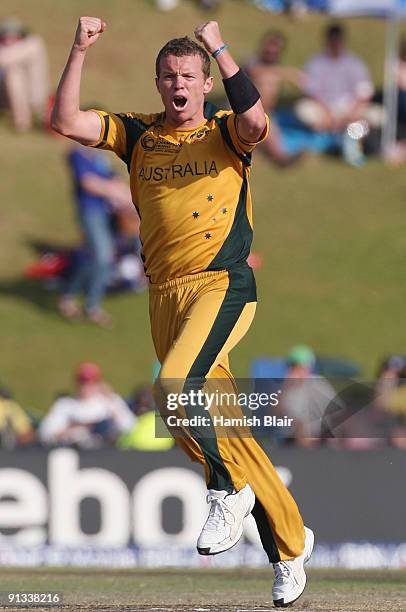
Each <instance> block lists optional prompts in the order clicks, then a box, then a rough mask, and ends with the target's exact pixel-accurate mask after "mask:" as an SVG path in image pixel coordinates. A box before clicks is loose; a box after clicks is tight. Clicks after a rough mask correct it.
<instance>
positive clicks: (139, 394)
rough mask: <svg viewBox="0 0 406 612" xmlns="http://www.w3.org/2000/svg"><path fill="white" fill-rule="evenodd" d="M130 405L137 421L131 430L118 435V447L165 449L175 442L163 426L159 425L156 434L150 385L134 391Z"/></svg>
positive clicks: (153, 403) (150, 449)
mask: <svg viewBox="0 0 406 612" xmlns="http://www.w3.org/2000/svg"><path fill="white" fill-rule="evenodd" d="M130 406H131V409H132V411H133V413H134V414H135V416H136V417H137V421H136V423H135V425H134V427H133V429H132V430H131V431H129V432H128V433H126V434H123V435H122V436H120V438H119V440H118V443H117V445H118V447H119V448H121V449H133V450H142V451H165V450H169V449H170V448H172V447H173V446H174V444H175V441H174V439H173V438H172V437H171V436H170V434H168V432H167V430H166V428H165V426H164V425H163V423H162V425H161V430H162V431H161V432H160V433H159V432H158V435H157V434H156V431H155V419H156V414H157V413H156V410H155V400H154V396H153V393H152V388H151V387H150V386H142V387H139V388H138V389H136V390H135V391H134V394H133V397H132V398H131V400H130Z"/></svg>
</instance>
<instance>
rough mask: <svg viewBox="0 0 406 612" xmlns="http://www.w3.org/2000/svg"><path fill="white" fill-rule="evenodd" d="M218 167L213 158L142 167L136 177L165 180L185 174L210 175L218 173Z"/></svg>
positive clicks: (183, 176)
mask: <svg viewBox="0 0 406 612" xmlns="http://www.w3.org/2000/svg"><path fill="white" fill-rule="evenodd" d="M218 173H219V172H218V169H217V166H216V162H215V161H214V160H212V161H211V162H210V161H207V160H205V161H204V162H197V161H196V162H193V163H191V164H190V163H186V164H184V165H182V164H173V165H172V166H167V167H166V168H161V167H159V166H157V167H155V168H154V167H152V166H148V167H145V168H144V167H143V168H140V171H139V173H138V178H139V179H140V180H142V181H151V180H152V181H156V182H159V181H166V180H168V179H175V178H177V177H179V178H185V177H186V176H188V175H189V176H211V175H212V174H214V175H218Z"/></svg>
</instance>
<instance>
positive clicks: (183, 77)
mask: <svg viewBox="0 0 406 612" xmlns="http://www.w3.org/2000/svg"><path fill="white" fill-rule="evenodd" d="M156 84H157V88H158V91H159V93H160V94H161V98H162V102H163V104H164V107H165V112H166V117H167V119H168V121H169V123H171V124H172V125H175V126H177V127H179V126H182V125H184V126H185V127H194V126H195V125H198V124H199V123H201V122H202V121H203V119H204V116H203V104H204V96H205V95H206V94H207V93H209V91H211V89H212V87H213V78H212V77H209V78H208V79H206V77H205V76H204V74H203V70H202V60H201V58H200V56H199V55H185V56H184V57H176V56H174V55H168V56H167V57H163V58H162V60H161V63H160V72H159V77H158V78H157V79H156Z"/></svg>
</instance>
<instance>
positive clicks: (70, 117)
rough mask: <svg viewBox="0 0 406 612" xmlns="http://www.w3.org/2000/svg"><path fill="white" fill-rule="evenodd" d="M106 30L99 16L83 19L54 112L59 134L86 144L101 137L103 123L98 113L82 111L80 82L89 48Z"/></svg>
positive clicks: (77, 31) (61, 81) (53, 121)
mask: <svg viewBox="0 0 406 612" xmlns="http://www.w3.org/2000/svg"><path fill="white" fill-rule="evenodd" d="M105 29H106V24H105V22H104V21H103V20H102V19H99V18H98V17H81V18H80V19H79V23H78V27H77V30H76V34H75V40H74V43H73V46H72V49H71V52H70V55H69V59H68V62H67V64H66V67H65V70H64V71H63V74H62V77H61V80H60V82H59V85H58V90H57V92H56V98H55V105H54V109H53V111H52V118H51V125H52V128H53V129H54V130H55V131H56V132H59V134H63V135H64V136H67V137H68V138H72V139H73V140H77V141H78V142H81V143H82V144H92V143H94V142H96V141H97V140H98V139H99V136H100V130H101V122H100V117H99V116H98V115H97V113H93V112H92V111H81V110H80V81H81V77H82V67H83V62H84V60H85V56H86V51H87V50H88V49H89V47H91V46H92V45H93V44H94V43H95V42H96V40H97V39H98V38H99V36H100V34H102V32H104V30H105Z"/></svg>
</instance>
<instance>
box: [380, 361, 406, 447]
mask: <svg viewBox="0 0 406 612" xmlns="http://www.w3.org/2000/svg"><path fill="white" fill-rule="evenodd" d="M374 407H375V409H377V410H378V411H379V412H380V415H381V420H384V421H385V422H384V427H383V430H386V433H387V438H388V440H389V441H390V443H391V445H392V446H396V447H398V448H403V449H406V356H402V355H393V356H391V357H389V358H388V359H385V361H384V362H383V363H382V365H381V368H380V371H379V376H378V380H377V384H376V394H375V400H374Z"/></svg>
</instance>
